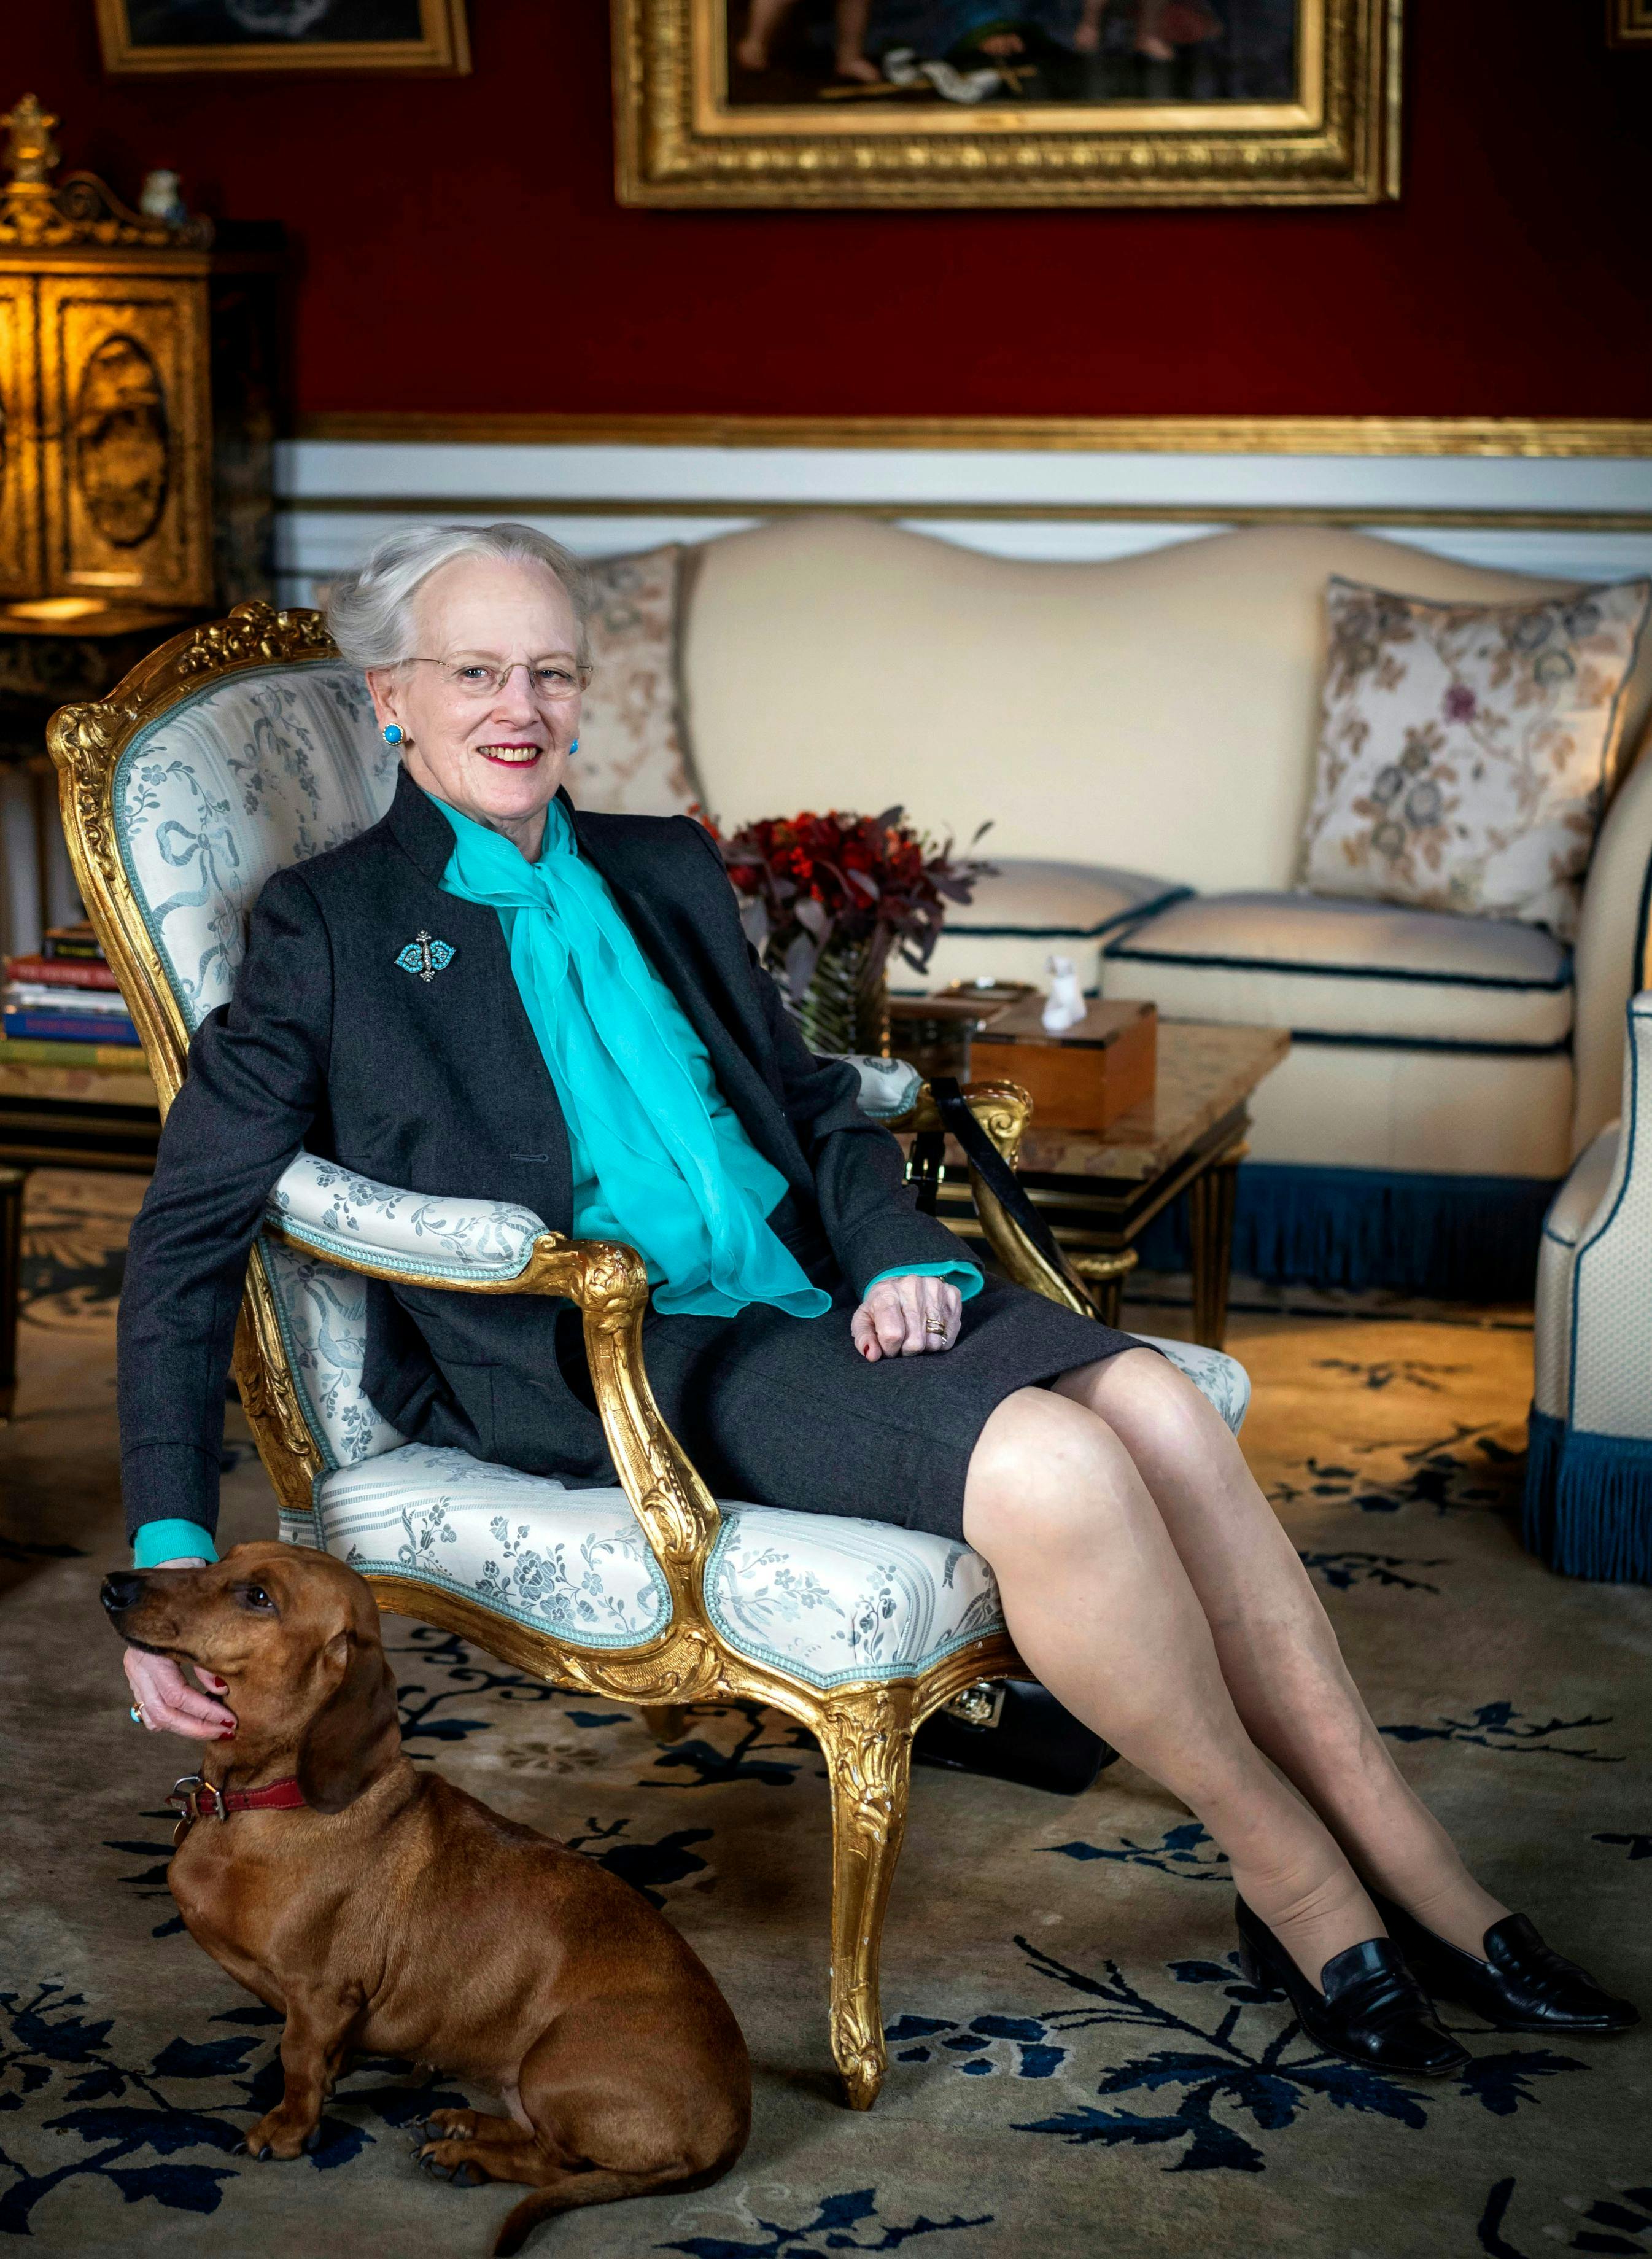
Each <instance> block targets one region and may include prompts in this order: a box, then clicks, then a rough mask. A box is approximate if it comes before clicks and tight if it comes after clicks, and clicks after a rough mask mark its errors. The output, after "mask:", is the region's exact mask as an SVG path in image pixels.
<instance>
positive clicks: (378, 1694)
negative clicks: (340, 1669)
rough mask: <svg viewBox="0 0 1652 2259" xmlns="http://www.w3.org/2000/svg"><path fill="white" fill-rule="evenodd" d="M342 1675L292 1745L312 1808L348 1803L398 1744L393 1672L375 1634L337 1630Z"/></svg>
mask: <svg viewBox="0 0 1652 2259" xmlns="http://www.w3.org/2000/svg"><path fill="white" fill-rule="evenodd" d="M331 1644H332V1645H334V1646H337V1645H339V1644H343V1645H344V1646H345V1650H346V1652H345V1666H344V1675H343V1676H342V1678H340V1679H339V1681H338V1685H336V1686H335V1687H334V1688H333V1690H332V1692H331V1694H330V1695H329V1696H328V1697H327V1699H326V1700H325V1701H324V1703H323V1704H322V1706H321V1707H320V1709H318V1710H317V1713H316V1714H315V1716H314V1717H313V1718H312V1719H311V1720H310V1723H309V1725H308V1726H307V1727H306V1728H305V1729H304V1738H303V1741H302V1742H300V1743H299V1746H298V1765H297V1772H298V1785H299V1787H300V1789H301V1790H302V1791H303V1798H304V1801H305V1803H306V1804H310V1805H313V1806H315V1808H316V1810H317V1812H342V1811H343V1810H344V1808H345V1806H346V1805H347V1804H353V1803H354V1802H355V1800H356V1799H357V1797H359V1796H360V1793H361V1792H362V1790H363V1789H364V1788H366V1786H367V1784H368V1782H369V1781H370V1780H372V1779H373V1778H374V1777H375V1776H376V1775H377V1774H379V1773H381V1772H382V1771H383V1770H384V1768H385V1766H386V1765H387V1764H389V1763H390V1761H391V1759H392V1758H393V1757H395V1753H396V1751H397V1750H398V1749H400V1747H401V1745H402V1728H401V1723H400V1721H399V1720H398V1718H397V1716H396V1707H395V1673H394V1672H393V1671H392V1670H391V1669H390V1666H389V1664H388V1661H387V1660H386V1659H385V1653H384V1650H383V1649H382V1648H381V1646H380V1644H379V1643H378V1641H377V1640H376V1639H374V1640H363V1639H359V1638H358V1637H357V1636H356V1635H355V1633H354V1632H352V1631H343V1632H340V1633H339V1634H338V1639H337V1640H336V1641H334V1642H332V1643H331Z"/></svg>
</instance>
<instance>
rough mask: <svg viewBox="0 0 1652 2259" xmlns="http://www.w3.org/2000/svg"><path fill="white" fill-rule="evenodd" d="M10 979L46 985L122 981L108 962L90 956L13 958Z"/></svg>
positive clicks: (116, 983)
mask: <svg viewBox="0 0 1652 2259" xmlns="http://www.w3.org/2000/svg"><path fill="white" fill-rule="evenodd" d="M6 978H7V980H32V981H36V982H38V983H39V985H40V986H41V987H46V988H97V989H106V988H113V989H115V990H117V991H118V989H119V987H120V983H119V981H118V980H116V978H115V975H114V973H112V971H111V970H110V967H109V966H107V965H100V964H96V963H94V962H92V961H90V960H89V959H69V958H62V959H59V958H54V957H13V958H9V959H8V961H7V964H6Z"/></svg>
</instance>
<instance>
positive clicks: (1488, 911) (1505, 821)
mask: <svg viewBox="0 0 1652 2259" xmlns="http://www.w3.org/2000/svg"><path fill="white" fill-rule="evenodd" d="M1326 602H1327V609H1328V614H1329V620H1330V652H1329V659H1328V669H1327V675H1326V684H1325V712H1324V721H1323V724H1322V727H1321V733H1320V745H1319V755H1318V762H1317V770H1316V774H1315V780H1314V798H1313V801H1312V803H1311V804H1310V806H1309V809H1308V816H1307V828H1306V830H1305V832H1304V836H1303V850H1302V871H1301V876H1302V879H1303V880H1304V882H1305V883H1306V884H1307V885H1308V886H1310V887H1314V889H1315V890H1316V891H1317V892H1320V893H1322V894H1340V895H1360V896H1364V897H1366V898H1371V897H1375V898H1377V899H1378V900H1381V901H1391V902H1408V903H1410V904H1412V905H1413V907H1415V908H1417V909H1435V910H1455V911H1456V912H1458V913H1459V914H1460V915H1461V914H1466V915H1468V916H1474V917H1489V918H1527V919H1529V920H1531V921H1532V922H1533V923H1535V924H1540V925H1547V926H1549V927H1551V928H1552V929H1553V930H1554V931H1555V932H1556V933H1558V934H1561V935H1563V936H1566V937H1570V935H1571V934H1572V933H1573V932H1575V930H1576V929H1577V893H1578V883H1579V881H1580V880H1581V878H1582V875H1583V873H1584V869H1585V867H1586V866H1587V864H1588V861H1589V851H1590V848H1591V846H1592V844H1593V843H1594V836H1595V827H1596V825H1597V824H1598V823H1599V820H1600V812H1601V808H1602V805H1603V802H1604V800H1605V795H1606V787H1607V784H1608V782H1609V781H1610V780H1611V777H1612V773H1613V762H1614V760H1615V759H1616V756H1617V752H1618V744H1619V737H1620V730H1621V726H1622V720H1623V693H1624V688H1625V685H1626V684H1627V681H1628V677H1629V673H1630V670H1631V668H1632V667H1633V666H1634V661H1635V654H1636V651H1637V648H1638V646H1639V644H1640V641H1641V633H1642V631H1643V630H1644V628H1645V625H1646V616H1647V609H1648V602H1652V584H1649V583H1648V582H1647V581H1621V582H1619V583H1616V584H1614V585H1610V586H1606V587H1601V588H1581V589H1579V590H1577V592H1576V594H1575V595H1570V596H1551V597H1549V598H1547V599H1546V600H1544V601H1543V602H1531V601H1529V600H1528V601H1527V602H1525V603H1523V604H1514V605H1511V604H1483V603H1482V604H1475V603H1438V602H1424V601H1422V600H1421V598H1417V597H1412V596H1399V595H1391V594H1390V593H1388V592H1387V591H1386V590H1385V589H1381V588H1365V587H1363V586H1361V585H1360V584H1359V583H1358V582H1356V581H1345V580H1342V579H1341V578H1340V577H1338V578H1333V580H1332V581H1331V583H1330V587H1329V588H1328V591H1327V596H1326Z"/></svg>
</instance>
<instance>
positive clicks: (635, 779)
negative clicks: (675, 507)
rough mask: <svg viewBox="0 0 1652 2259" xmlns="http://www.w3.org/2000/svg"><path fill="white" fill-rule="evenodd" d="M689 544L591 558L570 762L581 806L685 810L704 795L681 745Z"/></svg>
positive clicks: (616, 810) (644, 812) (613, 810)
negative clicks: (680, 633) (580, 695)
mask: <svg viewBox="0 0 1652 2259" xmlns="http://www.w3.org/2000/svg"><path fill="white" fill-rule="evenodd" d="M682 557H683V552H682V548H681V545H680V543H677V542H668V543H666V545H665V546H664V547H663V548H660V549H651V550H648V551H647V552H644V554H642V555H640V556H635V557H603V558H601V559H595V560H593V561H591V562H590V563H587V566H586V568H585V571H586V579H587V585H588V586H589V588H590V593H591V610H590V616H589V619H588V621H587V634H588V636H589V638H590V645H591V665H592V668H593V673H592V675H591V682H590V688H588V689H587V692H586V694H585V699H584V703H583V705H582V706H581V709H580V749H579V751H578V752H576V753H575V754H574V755H573V759H571V760H570V761H569V763H568V791H569V794H570V795H571V796H572V798H573V802H574V805H575V806H576V807H578V808H588V809H599V810H601V811H602V813H603V814H604V815H617V816H682V815H685V814H686V813H687V810H688V809H690V808H691V807H692V806H693V805H694V802H696V801H697V800H698V799H699V798H700V791H699V787H698V786H697V785H696V784H695V782H694V778H693V776H692V775H691V774H690V773H689V767H688V757H687V751H686V750H685V747H684V743H683V728H682V716H681V713H680V703H681V702H680V695H679V690H678V672H677V616H678V591H679V588H680V584H681V579H682Z"/></svg>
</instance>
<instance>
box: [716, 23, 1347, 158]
mask: <svg viewBox="0 0 1652 2259" xmlns="http://www.w3.org/2000/svg"><path fill="white" fill-rule="evenodd" d="M744 4H745V0H688V5H689V7H690V8H691V10H692V15H691V18H690V25H691V36H692V39H693V41H694V81H693V84H694V131H695V132H696V133H700V134H704V135H714V134H727V135H730V136H745V137H752V136H759V135H764V134H770V133H790V134H793V135H795V133H796V132H797V126H798V120H799V118H800V117H801V116H803V115H805V114H806V115H807V116H808V119H809V125H810V129H811V131H818V132H822V133H825V134H828V135H831V136H834V137H842V136H844V135H848V136H851V137H852V136H853V135H856V134H859V133H870V134H873V135H877V136H882V137H889V136H894V137H897V138H898V137H905V138H907V139H910V138H911V135H912V130H913V116H914V113H913V112H912V111H911V110H905V111H897V112H895V113H894V114H892V113H891V112H890V111H888V110H878V109H875V108H872V109H864V110H863V109H858V108H856V107H855V106H854V105H853V104H852V103H843V104H842V105H840V106H839V107H838V108H837V109H836V110H822V112H821V113H820V114H819V115H818V116H817V115H816V114H815V112H814V111H812V110H810V111H808V112H807V113H805V112H803V111H802V110H801V109H800V107H799V106H798V105H796V104H787V105H786V106H784V107H776V108H774V109H771V110H763V109H759V108H758V106H757V105H756V104H755V103H751V104H744V105H742V107H741V108H740V109H738V110H731V109H730V108H729V106H728V101H729V87H728V20H729V11H730V6H734V7H739V6H743V5H744ZM1302 4H1303V6H1304V9H1305V14H1304V17H1303V25H1302V38H1301V39H1300V42H1299V46H1300V53H1299V54H1298V56H1297V94H1296V99H1295V101H1294V102H1267V103H1262V102H1253V103H1234V102H1228V103H1221V102H1212V103H1192V102H1158V103H1147V102H1139V103H1128V102H1120V103H1108V104H1107V109H1106V111H1105V113H1104V115H1105V116H1106V118H1107V132H1109V134H1127V133H1128V134H1140V135H1143V136H1148V137H1157V136H1162V135H1170V136H1172V137H1174V136H1176V135H1182V136H1192V135H1194V134H1203V135H1209V134H1217V135H1221V134H1232V133H1247V132H1249V133H1269V132H1281V131H1283V132H1292V133H1301V132H1318V131H1320V130H1321V128H1322V126H1323V125H1324V123H1325V108H1326V104H1325V52H1324V50H1325V9H1326V5H1327V0H1302ZM921 115H922V120H923V131H924V132H925V133H926V134H929V133H950V134H956V135H957V136H958V137H959V138H975V139H979V136H980V132H981V124H982V120H981V116H980V113H979V111H977V110H968V109H965V108H964V107H962V106H958V105H954V106H951V107H948V108H945V109H942V110H936V111H935V112H934V113H933V114H931V113H930V112H929V110H924V111H922V113H921ZM1096 118H1097V106H1096V105H1095V104H1093V103H1072V104H1070V105H1068V106H1067V107H1066V108H1061V107H1058V106H1057V105H1056V104H1054V103H1040V104H1039V105H1038V106H1037V107H1036V108H1032V109H1027V110H1011V109H1004V110H993V113H992V122H993V139H1001V138H1004V137H1007V136H1008V135H1010V134H1012V133H1025V134H1036V135H1045V134H1057V133H1067V134H1090V135H1093V134H1094V132H1095V131H1096Z"/></svg>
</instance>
